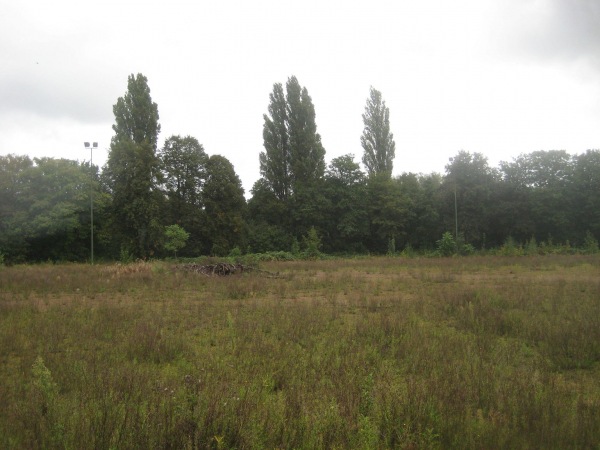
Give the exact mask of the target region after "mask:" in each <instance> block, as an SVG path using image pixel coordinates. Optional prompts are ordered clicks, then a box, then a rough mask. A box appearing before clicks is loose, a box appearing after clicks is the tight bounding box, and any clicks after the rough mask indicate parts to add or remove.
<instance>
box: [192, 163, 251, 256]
mask: <svg viewBox="0 0 600 450" xmlns="http://www.w3.org/2000/svg"><path fill="white" fill-rule="evenodd" d="M206 174H207V176H206V182H205V183H204V188H203V192H202V197H203V201H204V207H205V210H206V220H207V224H206V226H207V236H209V239H210V241H211V242H212V245H211V248H210V251H211V253H212V254H215V255H217V256H223V255H226V254H227V253H228V252H229V251H230V250H231V249H232V248H234V247H235V246H239V247H243V245H244V238H245V223H244V218H243V217H244V210H245V207H246V200H245V198H244V189H243V188H242V182H241V181H240V179H239V177H238V176H237V175H236V173H235V170H234V168H233V166H232V165H231V163H230V162H229V160H228V159H227V158H225V157H223V156H220V155H212V156H211V157H210V158H209V160H208V162H207V164H206Z"/></svg>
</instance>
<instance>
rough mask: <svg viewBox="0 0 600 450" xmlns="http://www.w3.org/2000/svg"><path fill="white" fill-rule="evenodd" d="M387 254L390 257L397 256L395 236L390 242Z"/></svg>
mask: <svg viewBox="0 0 600 450" xmlns="http://www.w3.org/2000/svg"><path fill="white" fill-rule="evenodd" d="M387 254H388V256H394V255H395V254H396V238H395V237H394V236H392V237H391V238H389V240H388V250H387Z"/></svg>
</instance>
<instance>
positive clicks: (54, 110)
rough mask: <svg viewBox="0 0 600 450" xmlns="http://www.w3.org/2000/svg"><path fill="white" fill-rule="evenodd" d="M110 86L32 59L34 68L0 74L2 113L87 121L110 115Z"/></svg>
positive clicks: (101, 119) (75, 71) (104, 118)
mask: <svg viewBox="0 0 600 450" xmlns="http://www.w3.org/2000/svg"><path fill="white" fill-rule="evenodd" d="M107 91H109V92H110V89H107V87H106V85H103V83H102V81H101V80H100V79H97V78H96V77H90V76H87V75H86V74H82V73H81V71H80V70H73V73H71V74H69V73H67V71H63V70H55V69H53V68H51V67H48V68H45V67H44V66H43V63H42V62H37V61H32V62H31V69H27V70H26V71H20V72H16V71H15V72H13V73H8V74H5V75H4V76H1V77H0V115H5V114H14V113H15V112H18V113H22V114H30V115H35V116H40V117H52V118H69V119H74V120H76V121H79V122H84V123H96V122H99V121H105V120H106V119H107V118H108V119H110V118H111V115H112V103H110V101H111V100H112V102H113V103H114V101H115V100H116V98H117V97H115V98H114V99H112V98H110V97H107V95H109V94H108V92H107Z"/></svg>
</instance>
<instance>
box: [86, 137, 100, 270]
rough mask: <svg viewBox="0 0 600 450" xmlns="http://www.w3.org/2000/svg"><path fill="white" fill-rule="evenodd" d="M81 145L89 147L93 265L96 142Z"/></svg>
mask: <svg viewBox="0 0 600 450" xmlns="http://www.w3.org/2000/svg"><path fill="white" fill-rule="evenodd" d="M83 146H84V147H85V148H88V147H89V149H90V263H91V264H92V265H94V168H93V166H94V164H93V160H94V155H93V153H94V149H95V148H98V143H97V142H94V143H92V145H90V143H89V142H84V143H83Z"/></svg>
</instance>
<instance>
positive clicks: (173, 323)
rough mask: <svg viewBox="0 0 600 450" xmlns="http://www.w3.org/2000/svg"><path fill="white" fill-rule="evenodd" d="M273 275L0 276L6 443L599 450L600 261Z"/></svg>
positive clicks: (315, 266) (420, 261)
mask: <svg viewBox="0 0 600 450" xmlns="http://www.w3.org/2000/svg"><path fill="white" fill-rule="evenodd" d="M288 256H290V257H291V254H288ZM163 266H164V267H163ZM264 266H265V268H266V270H268V271H269V272H278V273H279V276H278V277H276V278H273V277H268V276H266V274H265V273H264V272H260V271H255V272H252V271H248V272H244V273H243V274H238V275H234V276H230V277H228V278H227V279H223V278H217V277H205V276H204V275H195V274H192V273H186V274H182V273H181V272H180V271H178V270H177V268H176V265H171V266H170V267H169V264H167V263H164V264H159V265H157V264H156V263H152V264H150V263H145V262H138V263H135V264H131V265H127V266H124V265H108V264H105V265H101V266H94V267H90V266H89V265H84V264H69V265H68V266H64V265H63V266H61V265H37V266H23V265H22V266H18V267H17V266H12V267H7V268H6V269H4V270H2V271H0V285H1V286H2V290H3V292H5V293H7V295H4V296H2V297H1V298H0V307H1V309H2V311H3V314H1V315H0V358H1V359H2V361H3V364H1V365H0V398H3V399H6V402H5V405H4V406H5V407H4V408H3V410H2V414H0V447H2V448H141V447H143V448H217V447H218V446H220V447H222V448H240V449H241V448H444V449H446V448H447V449H455V448H457V449H458V448H460V449H480V448H485V449H500V448H557V449H558V448H560V449H562V448H595V446H596V444H597V442H598V439H599V433H600V431H599V430H600V392H599V391H598V383H597V376H596V375H597V373H596V371H597V368H598V367H597V366H598V363H599V361H600V327H599V326H598V318H599V317H600V304H599V303H598V301H597V297H598V296H597V280H598V276H599V273H598V271H599V267H600V265H599V257H598V255H576V256H560V255H548V256H534V257H531V258H516V259H515V258H499V257H490V256H481V257H477V258H461V259H459V258H447V259H440V258H438V259H426V258H414V259H411V260H405V259H403V260H400V259H396V258H373V257H369V258H354V259H348V260H344V259H336V260H313V261H281V262H278V261H274V260H273V261H269V262H265V263H264ZM491 281H493V282H491ZM76 289H80V291H77V290H76ZM76 292H80V294H79V295H74V293H76ZM415 298H418V301H415ZM15 299H17V300H18V301H15ZM44 299H46V300H44ZM82 299H84V300H85V301H82ZM40 308H42V311H40ZM566 318H567V319H568V320H566ZM41 356H43V358H42V357H41ZM306 386H310V387H311V389H306ZM307 412H309V413H307Z"/></svg>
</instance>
